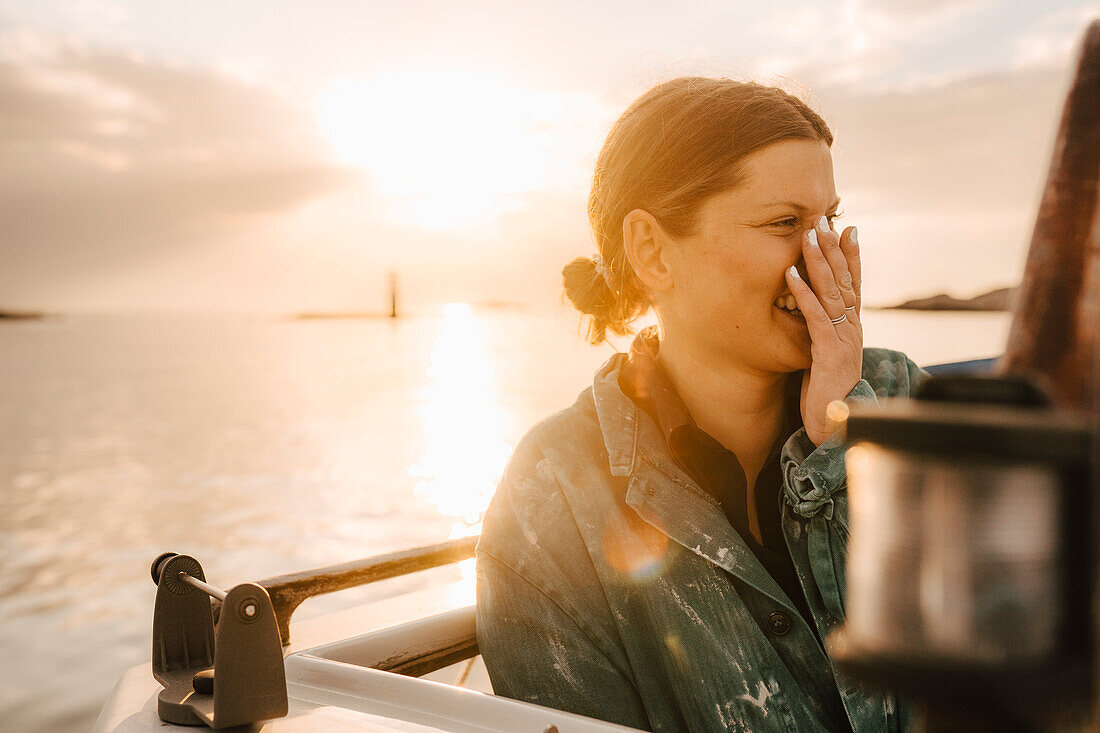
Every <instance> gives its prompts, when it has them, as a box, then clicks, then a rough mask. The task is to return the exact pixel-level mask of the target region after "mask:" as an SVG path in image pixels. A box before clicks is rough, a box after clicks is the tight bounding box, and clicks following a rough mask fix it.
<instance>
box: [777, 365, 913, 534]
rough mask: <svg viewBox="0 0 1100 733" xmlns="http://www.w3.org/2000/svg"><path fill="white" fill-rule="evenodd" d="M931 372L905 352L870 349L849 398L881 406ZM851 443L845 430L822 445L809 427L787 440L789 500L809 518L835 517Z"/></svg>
mask: <svg viewBox="0 0 1100 733" xmlns="http://www.w3.org/2000/svg"><path fill="white" fill-rule="evenodd" d="M928 376H929V375H928V372H926V371H924V370H923V369H921V368H920V367H919V366H917V364H916V363H914V362H913V360H912V359H910V358H909V357H907V356H906V355H905V354H902V353H901V352H898V351H891V350H889V349H878V348H868V349H864V353H863V372H862V376H861V378H860V380H859V381H858V382H856V385H855V386H854V387H852V390H851V391H850V392H849V393H848V395H847V397H845V398H844V401H845V402H846V403H847V404H849V405H878V404H879V399H880V398H887V397H909V396H910V395H912V394H913V392H915V391H916V388H917V387H918V386H919V385H920V383H921V382H923V381H924V380H925V379H926V378H927V377H928ZM847 447H848V446H847V445H846V444H845V440H844V435H843V431H837V432H836V433H834V434H833V435H832V436H831V437H830V438H829V439H828V440H826V441H825V442H824V443H822V444H821V445H819V446H815V445H814V444H813V441H811V440H810V438H809V437H808V436H807V435H806V429H805V428H800V429H799V430H798V432H796V433H795V434H794V435H792V436H791V437H790V438H788V439H787V442H786V443H785V444H784V446H783V452H782V456H781V458H780V467H781V470H782V473H783V478H784V480H783V490H784V494H785V498H786V500H787V503H788V504H790V505H791V508H792V509H793V510H794V512H795V513H796V514H799V515H801V516H803V517H807V518H809V517H812V516H814V515H816V514H818V513H822V514H823V515H824V516H825V518H826V519H832V515H833V499H832V496H833V494H834V493H836V492H837V491H838V490H839V489H840V488H841V487H843V486H844V485H845V483H846V481H847V473H846V468H845V465H844V452H845V450H846V449H847Z"/></svg>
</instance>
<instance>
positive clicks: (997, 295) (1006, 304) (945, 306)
mask: <svg viewBox="0 0 1100 733" xmlns="http://www.w3.org/2000/svg"><path fill="white" fill-rule="evenodd" d="M1019 292H1020V288H1019V286H1017V287H1012V288H997V289H996V290H990V291H989V292H988V293H982V294H981V295H976V296H974V297H973V298H968V299H966V300H961V299H959V298H956V297H954V296H951V295H948V294H947V293H940V294H939V295H933V296H931V297H928V298H916V299H914V300H907V301H905V302H904V303H899V304H898V305H888V306H884V307H883V308H881V310H913V311H1007V310H1011V309H1012V304H1013V302H1014V301H1015V299H1016V295H1017V294H1018V293H1019Z"/></svg>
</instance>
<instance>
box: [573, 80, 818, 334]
mask: <svg viewBox="0 0 1100 733" xmlns="http://www.w3.org/2000/svg"><path fill="white" fill-rule="evenodd" d="M799 138H801V139H810V140H821V141H822V142H824V143H825V144H826V145H832V144H833V135H832V133H831V132H830V131H829V127H828V125H826V124H825V121H824V120H823V119H821V117H820V116H819V115H818V114H817V113H816V112H814V111H813V110H811V109H810V108H809V107H807V106H806V104H805V103H804V102H802V101H801V100H799V99H797V98H795V97H793V96H791V95H790V94H788V93H786V92H784V91H783V90H782V89H777V88H775V87H768V86H762V85H760V84H756V83H752V82H738V81H733V80H732V79H708V78H704V77H694V76H693V77H681V78H679V79H673V80H671V81H667V82H665V83H663V84H659V85H657V86H655V87H653V88H652V89H650V90H649V91H648V92H646V93H645V94H643V95H642V96H641V97H639V98H638V99H637V101H635V102H634V104H632V105H630V108H629V109H627V110H626V112H624V113H623V115H622V117H620V118H619V119H618V120H617V121H616V122H615V125H614V126H613V127H612V128H611V132H610V133H609V134H608V136H607V141H606V142H605V143H604V146H603V149H602V150H601V151H600V156H599V158H598V159H597V160H596V174H595V176H594V177H593V179H592V191H591V193H589V195H588V220H589V222H590V223H591V224H592V231H593V233H594V234H595V237H596V246H597V248H598V249H599V254H598V255H597V259H593V258H591V257H578V258H576V259H574V260H573V261H572V262H570V263H569V264H568V265H566V266H565V268H564V269H563V270H562V281H563V285H564V286H565V295H566V296H567V297H568V298H569V300H570V301H571V302H572V303H573V305H574V306H575V307H576V308H577V310H579V311H580V312H581V313H585V314H588V315H589V316H591V317H592V320H591V323H590V324H589V328H588V340H589V342H590V343H592V344H598V343H600V342H602V341H603V340H604V339H605V337H606V331H607V329H611V330H612V331H613V332H615V333H617V334H619V335H625V334H626V333H627V328H628V325H629V324H630V322H631V321H633V320H634V319H635V318H637V317H639V316H641V315H642V314H644V313H645V312H646V310H647V309H648V308H649V303H650V299H649V294H648V292H647V291H646V290H645V287H644V286H643V285H642V283H641V281H640V280H638V278H637V277H636V276H635V274H634V272H633V270H632V269H631V267H630V263H629V262H628V261H627V259H626V255H625V253H624V251H623V233H622V226H623V219H624V218H625V217H626V215H627V214H628V213H629V212H631V211H632V210H634V209H643V210H645V211H647V212H649V213H650V214H651V215H652V216H653V217H654V218H655V219H656V220H657V221H658V222H659V223H660V225H661V226H662V227H663V228H664V230H665V231H666V232H668V234H669V235H670V236H672V237H676V238H681V237H685V236H688V235H690V234H692V233H693V232H694V229H695V223H696V222H695V217H696V214H697V213H698V211H699V208H700V207H701V206H702V204H703V202H704V201H706V200H707V199H708V198H709V197H711V196H713V195H715V194H718V193H721V192H723V191H727V190H729V189H731V188H733V187H734V186H736V185H738V184H739V183H740V182H741V178H742V171H741V168H740V165H739V164H740V163H741V162H742V161H743V160H744V158H745V157H746V156H747V155H749V154H750V153H752V152H755V151H756V150H759V149H761V148H763V147H764V146H766V145H770V144H772V143H775V142H779V141H780V140H790V139H799Z"/></svg>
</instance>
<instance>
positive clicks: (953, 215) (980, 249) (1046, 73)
mask: <svg viewBox="0 0 1100 733" xmlns="http://www.w3.org/2000/svg"><path fill="white" fill-rule="evenodd" d="M1067 80H1068V76H1067V74H1066V72H1065V70H1059V71H1052V70H1043V69H1032V70H1028V71H1019V72H1012V73H1009V72H1001V73H992V74H983V75H978V76H972V77H969V78H964V79H958V80H955V81H952V82H948V83H945V84H942V85H940V86H938V87H932V88H923V89H920V90H914V91H905V92H902V91H895V92H889V93H875V94H867V93H862V94H859V93H852V92H851V91H850V90H846V89H837V88H834V89H822V90H821V92H820V96H821V99H822V108H823V110H824V112H825V115H826V117H827V119H828V121H829V122H830V124H831V126H832V128H833V131H834V132H835V133H836V137H837V144H836V146H835V150H834V157H835V159H836V166H837V186H838V191H839V192H840V193H841V196H842V197H843V198H844V204H843V208H845V209H846V210H847V212H848V214H849V216H848V217H846V221H845V222H844V223H845V224H858V225H859V227H860V235H861V236H860V239H861V241H866V242H868V243H870V242H874V243H875V244H874V245H870V244H869V245H868V246H866V247H864V248H863V252H864V257H865V259H866V260H868V263H867V267H868V268H869V269H870V270H871V271H873V272H876V273H878V274H879V275H880V277H879V278H878V285H877V286H876V285H875V284H874V283H869V284H868V288H869V289H868V291H866V292H865V295H866V296H867V298H868V301H869V302H880V303H882V302H891V301H894V300H896V299H897V297H898V294H899V287H900V288H902V289H904V291H905V292H908V293H912V294H914V295H919V294H927V293H928V292H940V291H942V290H943V289H944V288H952V289H955V290H956V291H959V290H960V288H961V292H963V293H965V292H969V291H971V290H973V292H970V294H974V293H976V292H977V290H978V289H980V288H983V287H985V286H987V285H988V286H989V287H993V286H997V285H1005V284H1010V283H1012V282H1014V281H1015V280H1017V279H1018V278H1019V276H1020V274H1021V272H1022V269H1023V263H1024V258H1025V254H1026V251H1027V245H1028V243H1029V241H1030V235H1031V229H1032V226H1033V223H1034V219H1035V212H1036V206H1037V205H1038V201H1039V194H1040V192H1041V190H1042V187H1043V183H1044V181H1045V179H1046V174H1047V168H1048V165H1049V161H1050V154H1051V150H1052V148H1053V143H1054V136H1055V134H1056V131H1057V126H1058V121H1059V119H1060V117H1061V109H1062V101H1063V98H1064V95H1065V90H1066V83H1067ZM887 283H889V287H887ZM960 283H966V284H965V285H962V286H960Z"/></svg>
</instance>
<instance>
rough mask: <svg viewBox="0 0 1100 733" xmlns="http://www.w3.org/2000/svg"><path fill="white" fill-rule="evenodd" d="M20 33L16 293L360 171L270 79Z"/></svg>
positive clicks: (8, 149) (4, 189)
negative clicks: (330, 147)
mask: <svg viewBox="0 0 1100 733" xmlns="http://www.w3.org/2000/svg"><path fill="white" fill-rule="evenodd" d="M18 39H19V41H20V42H19V43H17V44H14V45H13V46H7V49H8V50H7V54H6V56H5V58H4V59H3V61H2V62H0V108H2V109H3V110H4V115H3V116H0V169H2V170H3V175H2V176H0V261H2V262H3V267H2V268H0V270H2V273H3V274H2V275H0V278H2V279H0V284H2V285H3V290H4V291H5V292H6V293H9V295H14V294H16V293H18V292H29V291H32V290H34V289H35V288H36V287H41V286H43V285H44V284H45V283H46V282H48V281H56V280H62V281H63V280H64V279H65V278H66V277H67V276H70V275H72V274H74V273H76V272H78V271H87V270H88V269H89V268H90V269H92V270H95V269H109V268H110V267H111V266H112V264H114V263H117V262H119V261H131V260H132V259H133V258H140V257H143V256H148V255H151V254H154V253H156V252H157V250H158V249H161V248H164V247H169V246H176V245H178V244H180V243H181V242H185V241H187V240H188V239H189V238H191V239H193V238H195V237H201V236H204V235H212V234H214V233H217V232H219V231H223V230H224V229H225V228H227V227H232V226H234V225H236V224H239V223H241V222H246V221H248V220H249V219H251V218H256V217H259V216H263V215H265V214H271V213H275V212H280V211H286V210H289V209H292V208H294V207H297V206H300V205H301V204H303V203H306V202H308V201H310V200H312V199H315V198H316V197H318V196H321V195H323V194H325V193H327V192H330V191H332V190H334V189H336V188H339V187H342V186H347V185H349V184H350V183H351V182H352V181H353V180H354V179H355V177H354V176H353V175H352V174H350V173H348V171H346V170H345V169H343V168H341V167H339V166H337V165H335V164H334V163H332V162H331V160H330V158H329V154H328V152H327V149H326V147H325V145H324V144H323V142H322V141H321V140H319V139H318V136H317V133H316V130H315V127H314V123H313V121H312V119H311V118H310V117H309V116H308V115H307V114H306V113H304V112H302V111H300V110H298V109H296V108H295V107H294V106H293V105H291V104H289V103H288V102H286V101H284V100H282V99H281V98H280V97H279V96H278V95H276V94H275V93H273V92H271V91H268V90H265V89H263V88H261V87H256V86H249V85H245V84H242V83H240V82H238V81H234V80H231V79H228V78H225V77H222V76H219V75H216V74H213V73H208V72H204V71H201V70H197V69H191V68H182V67H176V66H172V65H169V64H165V63H161V62H154V61H150V60H147V59H143V58H141V57H140V56H135V55H129V54H124V53H114V52H104V51H96V50H88V49H83V48H80V47H77V46H74V45H71V44H65V43H59V42H57V41H56V40H55V39H49V38H36V37H35V35H34V34H27V33H23V34H20V35H19V36H18ZM13 48H14V49H16V50H15V51H12V49H13Z"/></svg>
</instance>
